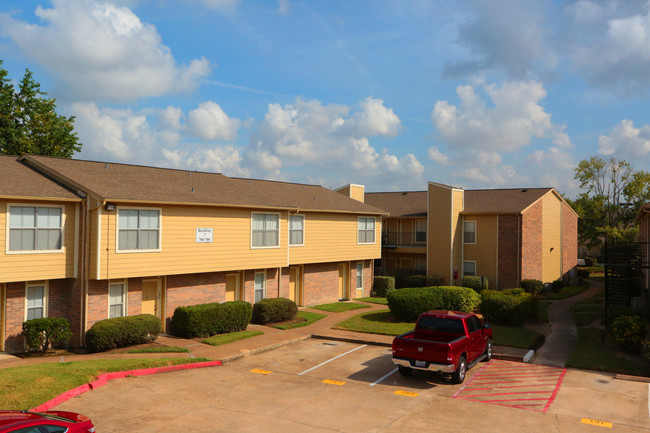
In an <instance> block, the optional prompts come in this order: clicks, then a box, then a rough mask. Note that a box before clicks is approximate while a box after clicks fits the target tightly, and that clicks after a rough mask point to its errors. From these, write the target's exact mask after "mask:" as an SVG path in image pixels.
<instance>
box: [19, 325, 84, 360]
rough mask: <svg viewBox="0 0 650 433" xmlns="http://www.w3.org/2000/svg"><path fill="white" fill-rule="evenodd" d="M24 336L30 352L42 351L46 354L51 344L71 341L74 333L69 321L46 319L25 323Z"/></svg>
mask: <svg viewBox="0 0 650 433" xmlns="http://www.w3.org/2000/svg"><path fill="white" fill-rule="evenodd" d="M23 336H24V337H25V345H26V346H27V348H28V349H29V350H40V351H41V352H43V353H46V352H47V349H48V347H49V346H50V343H57V342H60V341H67V340H69V339H70V338H71V337H72V331H70V322H68V319H64V318H63V317H44V318H40V319H32V320H27V321H25V322H23Z"/></svg>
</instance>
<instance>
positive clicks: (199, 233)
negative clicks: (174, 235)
mask: <svg viewBox="0 0 650 433" xmlns="http://www.w3.org/2000/svg"><path fill="white" fill-rule="evenodd" d="M196 242H197V243H202V244H211V243H212V229H211V228H210V229H209V228H197V229H196Z"/></svg>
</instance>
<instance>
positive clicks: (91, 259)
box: [88, 209, 100, 280]
mask: <svg viewBox="0 0 650 433" xmlns="http://www.w3.org/2000/svg"><path fill="white" fill-rule="evenodd" d="M98 214H99V209H95V210H93V211H90V213H89V215H90V216H89V221H88V227H89V230H90V239H89V242H88V243H89V254H88V267H89V273H88V274H89V277H90V278H91V279H94V280H96V279H99V276H98V275H97V248H98V245H99V244H100V242H99V237H98V233H99V232H98V226H97V215H98Z"/></svg>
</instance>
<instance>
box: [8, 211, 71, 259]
mask: <svg viewBox="0 0 650 433" xmlns="http://www.w3.org/2000/svg"><path fill="white" fill-rule="evenodd" d="M62 226H63V208H60V207H44V206H9V251H39V250H41V251H55V250H60V249H61V244H62V238H63V234H62V233H63V230H62Z"/></svg>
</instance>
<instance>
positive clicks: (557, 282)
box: [551, 280, 564, 293]
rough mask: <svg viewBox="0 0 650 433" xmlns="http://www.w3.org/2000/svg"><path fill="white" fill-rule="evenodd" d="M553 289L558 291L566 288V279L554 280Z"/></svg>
mask: <svg viewBox="0 0 650 433" xmlns="http://www.w3.org/2000/svg"><path fill="white" fill-rule="evenodd" d="M551 289H552V290H553V292H555V293H557V292H559V291H560V290H562V289H564V281H562V280H555V281H553V283H552V284H551Z"/></svg>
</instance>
